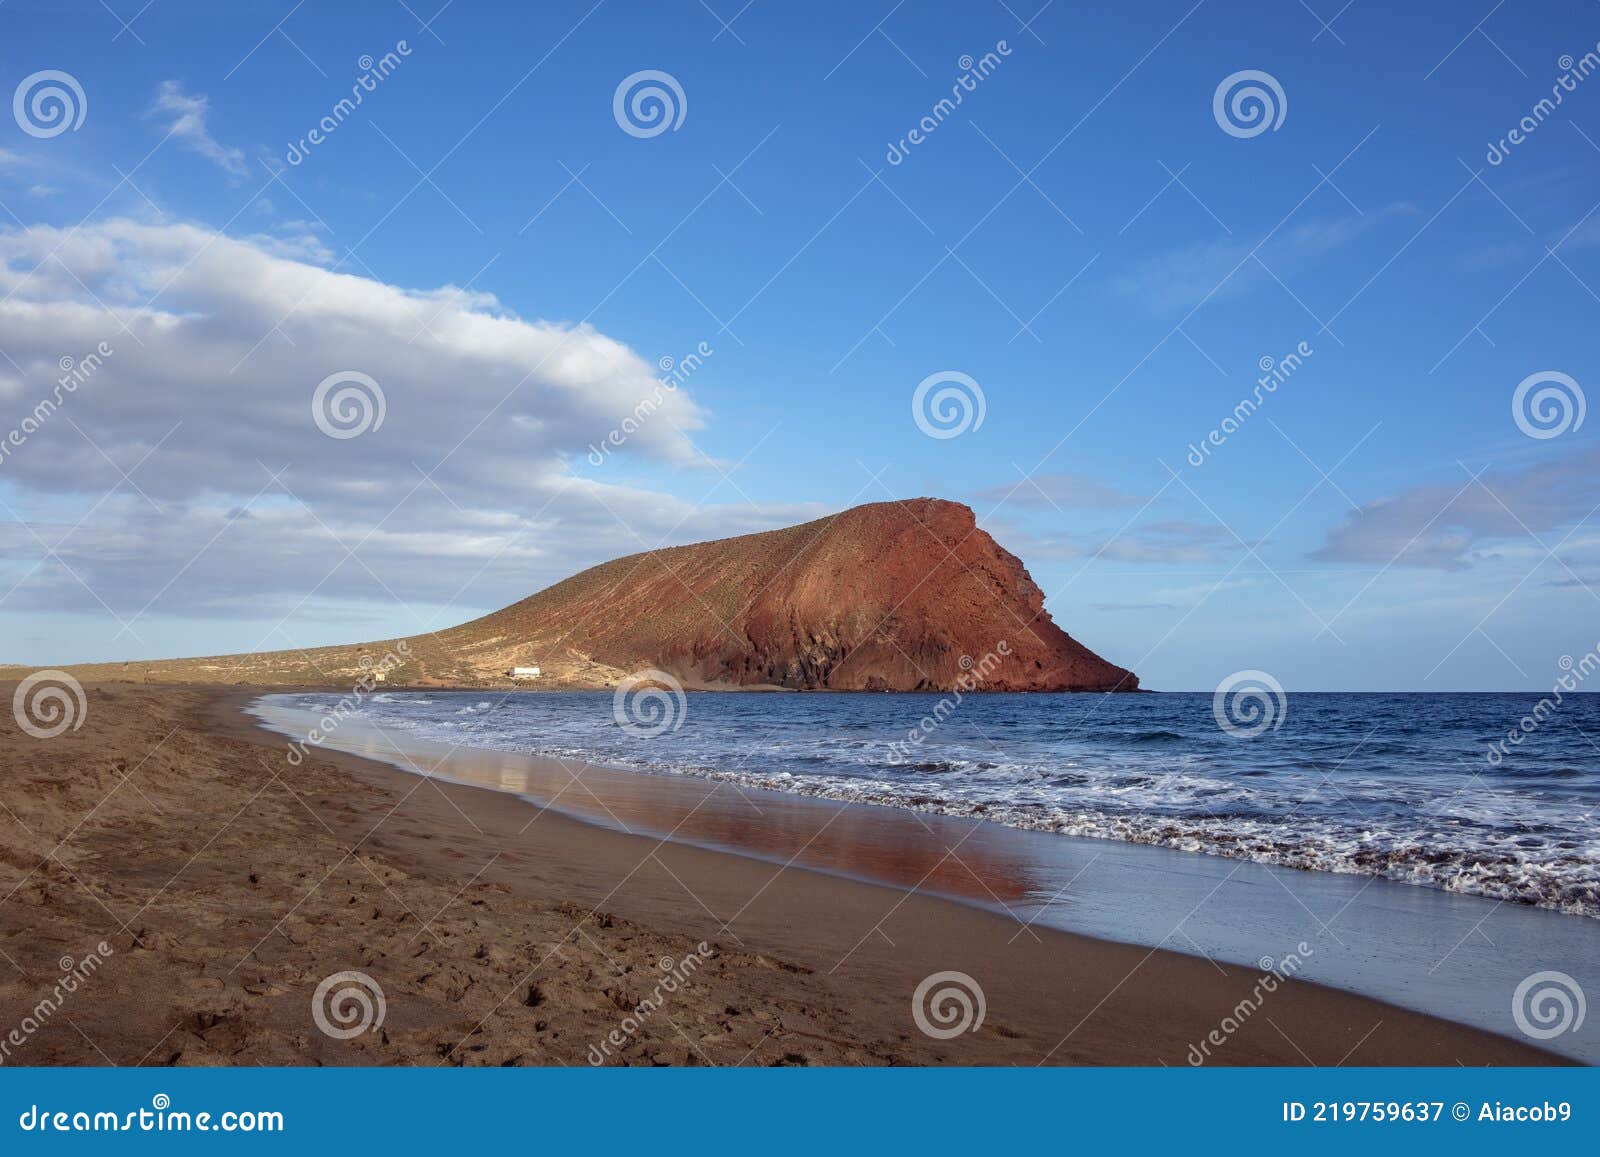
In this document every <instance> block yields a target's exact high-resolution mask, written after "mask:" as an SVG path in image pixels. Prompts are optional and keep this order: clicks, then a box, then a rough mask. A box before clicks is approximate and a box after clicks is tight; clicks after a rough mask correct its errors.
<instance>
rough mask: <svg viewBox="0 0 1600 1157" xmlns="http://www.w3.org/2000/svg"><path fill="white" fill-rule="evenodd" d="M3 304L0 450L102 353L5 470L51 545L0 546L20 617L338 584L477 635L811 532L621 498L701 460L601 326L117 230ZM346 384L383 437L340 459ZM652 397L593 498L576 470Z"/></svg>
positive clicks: (31, 263) (260, 600) (180, 606)
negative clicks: (545, 605) (48, 556)
mask: <svg viewBox="0 0 1600 1157" xmlns="http://www.w3.org/2000/svg"><path fill="white" fill-rule="evenodd" d="M51 254H54V255H55V258H57V259H59V260H57V259H50V260H46V259H47V258H49V257H50V256H51ZM36 267H37V269H36ZM0 297H3V300H0V348H3V349H5V350H6V352H7V353H8V354H9V355H10V357H11V358H12V359H14V360H15V362H16V363H17V368H18V369H19V370H20V382H17V381H12V382H10V387H14V388H7V389H5V390H4V395H5V409H4V410H3V411H0V437H3V436H4V432H5V430H7V429H10V428H11V427H13V426H15V425H16V424H17V423H18V422H20V420H21V418H22V416H23V415H25V414H28V413H30V412H31V411H32V410H33V407H34V405H35V404H36V403H37V402H38V401H39V399H41V398H45V397H47V396H50V395H52V393H53V392H54V390H55V388H56V385H57V382H58V379H59V378H60V377H61V369H60V366H59V362H60V359H61V358H62V357H64V356H70V357H72V358H75V359H80V360H81V359H83V358H84V357H85V356H86V355H88V354H89V353H90V352H91V351H93V350H94V349H95V348H96V347H97V345H98V344H99V343H100V342H102V341H103V342H106V343H108V345H109V347H110V348H111V350H112V352H111V353H110V354H109V355H108V356H106V357H105V359H104V364H103V365H101V366H100V367H99V368H98V369H97V370H96V371H95V372H94V373H93V375H92V376H91V377H89V378H88V380H86V381H85V382H84V383H83V384H82V385H80V386H79V387H78V388H77V389H76V390H75V391H70V392H68V393H66V394H65V396H64V397H63V399H62V401H61V405H60V409H59V410H58V411H57V412H56V413H55V414H53V415H51V416H49V418H48V419H47V420H46V421H45V422H44V423H43V425H42V426H41V427H40V428H39V429H38V430H37V431H35V432H33V433H31V435H30V436H29V437H28V439H27V440H26V442H25V444H23V445H22V446H20V447H11V448H9V452H8V453H7V455H6V456H5V457H4V458H3V459H0V498H4V499H5V500H6V502H7V504H8V505H9V506H11V507H12V508H13V509H15V508H16V507H17V505H18V504H19V503H20V504H21V505H22V506H23V507H24V508H26V509H27V510H28V511H29V512H30V515H29V517H30V521H31V522H32V523H33V531H34V533H37V535H38V538H35V537H34V533H29V530H28V529H27V528H26V527H25V526H21V525H15V524H14V525H12V526H10V527H6V528H4V529H5V533H3V534H0V571H4V572H7V573H5V574H0V590H3V589H5V588H9V587H10V586H11V585H12V584H13V583H15V582H17V581H18V580H19V579H24V578H25V581H24V583H23V587H22V589H21V590H20V591H19V592H18V593H17V594H16V595H15V596H13V597H12V599H11V604H10V605H12V606H15V605H17V604H18V603H19V602H24V603H26V604H27V605H31V606H46V607H61V606H63V605H65V604H68V603H72V604H78V603H88V604H90V605H97V599H96V598H91V597H90V595H89V594H88V593H87V591H86V590H85V589H84V587H85V585H86V586H87V587H88V588H92V590H93V592H94V595H95V596H97V598H98V599H104V600H105V602H107V603H108V604H110V605H111V606H113V607H115V608H117V609H118V610H119V612H122V611H126V610H138V609H139V608H141V607H143V606H144V604H145V603H146V602H147V601H149V600H150V599H152V598H155V597H157V596H158V595H159V605H158V607H157V609H158V610H165V611H169V612H175V613H185V614H209V613H223V612H225V611H226V610H227V609H228V608H229V607H232V608H233V610H234V611H237V610H238V609H239V608H240V607H241V606H247V607H249V608H250V609H252V610H256V611H260V610H262V609H263V608H266V607H275V606H277V605H279V604H281V605H282V607H283V610H284V611H287V610H289V609H291V608H292V607H293V606H294V605H295V604H296V603H297V602H298V601H299V599H300V598H301V597H302V596H304V595H306V594H307V592H308V591H310V590H311V589H312V587H313V585H314V584H315V583H317V581H318V580H319V579H321V578H322V577H323V575H324V574H326V573H327V572H328V571H329V570H330V569H333V568H337V571H336V573H335V574H333V575H332V576H331V577H330V578H329V580H328V581H327V583H326V584H325V585H324V586H322V587H321V588H319V589H318V591H317V595H318V597H346V598H351V597H354V598H360V597H366V598H370V599H376V600H378V601H380V602H386V601H389V600H390V597H391V596H390V593H389V592H390V591H393V592H394V594H395V595H396V596H398V597H399V598H400V599H401V600H403V601H407V602H409V601H412V600H422V601H429V602H433V603H444V602H448V601H451V600H452V599H456V598H457V596H458V594H459V595H460V598H459V600H458V601H459V602H461V603H462V604H463V605H465V606H467V607H480V608H481V607H485V606H494V605H498V604H500V603H503V602H507V601H510V600H512V599H515V598H519V597H522V596H524V595H527V594H529V593H532V592H533V591H534V590H536V589H538V588H539V587H540V586H543V585H546V584H547V583H549V582H551V581H554V580H556V579H559V578H562V577H564V576H565V575H566V574H569V573H571V572H572V571H573V570H576V569H578V567H579V566H581V565H588V564H592V563H595V562H599V561H602V560H604V559H605V558H609V557H613V556H615V555H619V554H625V553H629V552H632V551H638V550H643V549H647V548H650V547H654V546H656V545H658V544H659V543H660V542H661V541H662V540H663V539H664V538H666V539H669V540H670V541H674V542H676V541H685V540H687V539H690V538H709V537H717V536H718V535H721V534H728V533H739V532H744V531H750V530H760V529H767V528H770V527H772V526H774V525H782V524H784V523H787V522H791V521H799V520H801V519H803V518H805V517H814V516H816V515H818V514H820V513H823V511H821V510H820V509H818V508H815V507H812V506H795V507H786V508H773V509H765V508H764V509H754V508H751V507H747V506H735V507H710V508H698V509H697V508H691V507H690V506H689V505H688V504H687V503H685V502H682V501H680V500H678V499H676V498H673V497H671V496H669V495H664V494H659V493H654V492H651V491H648V490H643V489H638V488H635V487H631V486H628V485H625V484H623V483H622V482H621V481H620V480H619V478H618V474H619V473H622V472H626V471H628V470H630V469H639V468H646V467H648V468H652V469H658V470H659V469H662V468H666V469H671V468H691V467H693V468H696V469H698V468H699V466H698V465H697V464H698V463H701V462H702V459H700V457H699V455H698V453H697V451H696V449H695V447H694V445H693V443H692V442H691V440H690V432H692V431H694V430H697V429H699V428H701V427H702V426H703V424H704V414H703V412H702V410H701V408H700V407H699V406H698V405H697V404H696V402H695V401H694V400H693V398H692V397H691V395H690V393H689V391H688V389H687V388H686V387H680V388H679V389H677V390H675V391H670V392H665V393H664V394H663V393H662V391H660V390H659V388H658V383H657V382H656V380H655V371H654V367H653V366H652V365H651V364H650V363H649V362H647V361H646V360H645V359H644V358H642V357H640V356H639V355H638V354H637V353H635V352H634V351H633V350H631V349H629V348H628V347H627V346H626V345H624V344H622V343H621V342H618V341H615V340H614V339H612V338H609V337H607V336H606V335H604V334H602V333H600V332H598V331H597V330H595V329H594V328H593V327H591V326H588V325H576V326H574V325H560V324H554V323H550V322H543V321H525V320H522V319H520V318H518V317H516V316H514V315H513V314H511V313H509V312H508V311H507V310H505V309H504V308H503V307H501V306H500V304H499V303H498V302H497V301H496V300H495V299H494V298H493V297H492V296H490V295H488V294H484V293H473V292H467V291H464V290H461V289H457V288H455V287H451V286H446V287H442V288H439V289H433V290H409V289H404V288H401V287H398V286H394V285H389V284H385V283H383V282H380V281H376V280H372V279H369V278H366V277H358V276H353V275H351V274H346V273H340V272H335V271H333V270H330V269H326V268H321V267H319V266H317V265H315V264H310V263H307V262H304V261H301V260H296V259H295V258H294V257H293V256H290V255H287V254H285V253H284V252H282V251H281V247H280V246H277V245H273V246H270V247H269V246H268V245H266V244H265V243H262V242H260V241H257V240H251V239H238V238H232V237H228V236H224V235H221V234H217V233H214V232H212V231H209V230H207V229H203V228H199V227H195V226H190V225H146V224H139V223H135V222H131V221H126V220H117V221H110V222H106V223H103V224H98V225H90V226H85V227H83V228H80V229H78V230H76V231H74V232H67V231H62V230H57V229H53V228H46V227H34V228H30V229H27V230H13V231H9V232H0ZM0 364H4V365H5V373H6V374H7V376H8V378H11V379H16V378H17V377H18V374H17V372H16V371H15V370H14V369H13V367H12V366H10V365H9V364H6V363H0ZM344 370H357V371H360V372H361V373H364V374H367V375H370V376H371V377H372V378H373V379H374V380H375V381H376V382H377V383H378V384H379V386H380V388H381V390H382V392H383V396H384V402H385V411H386V412H385V417H384V421H383V423H382V425H381V427H378V428H376V429H371V430H369V431H367V432H366V433H364V434H362V435H361V436H359V437H354V438H348V439H342V440H341V439H336V438H331V437H328V436H326V435H324V434H323V433H322V432H321V431H320V430H319V428H318V426H317V425H316V423H315V421H314V418H313V412H312V396H313V392H314V391H315V389H316V387H317V385H318V383H319V382H321V381H322V380H323V379H324V378H326V377H327V376H328V375H330V374H332V373H335V372H337V371H344ZM0 384H3V383H0ZM657 395H660V401H659V404H658V406H657V408H656V409H655V410H654V412H653V413H650V414H648V415H647V416H646V417H645V418H644V419H643V420H642V421H641V422H639V424H638V428H637V430H636V431H635V432H633V433H632V435H631V436H630V437H629V438H628V439H627V440H626V442H625V443H624V445H623V446H621V447H620V448H619V449H617V450H615V451H614V452H613V453H612V454H611V455H610V456H609V457H608V459H607V462H606V465H605V467H604V468H603V470H602V471H601V472H599V478H600V479H601V480H599V481H597V480H594V479H589V478H582V477H578V476H575V475H574V474H573V473H572V472H571V471H570V470H569V469H568V463H569V462H572V463H579V464H581V463H582V461H583V459H584V457H585V456H586V454H587V450H588V447H589V445H590V444H591V443H595V442H598V441H600V440H601V439H603V438H604V437H605V435H606V433H607V432H608V431H610V430H613V429H616V428H617V427H619V426H620V425H621V424H622V422H623V421H624V419H626V418H628V417H629V416H631V415H633V414H635V412H636V407H637V406H638V405H639V403H640V401H641V400H642V399H647V398H654V397H656V396H657ZM174 427H176V429H174ZM112 463H115V464H116V465H115V466H113V465H112ZM136 464H137V465H136ZM414 464H415V465H414ZM419 467H420V469H419ZM280 469H282V470H283V473H282V474H281V476H280V480H279V481H278V482H276V483H274V482H272V481H271V477H272V472H276V471H278V470H280ZM585 469H586V472H588V471H587V468H585ZM121 470H126V471H128V472H129V473H130V474H131V475H132V478H133V484H130V483H127V482H124V481H123V480H122V476H121V474H120V471H121ZM422 470H430V471H432V475H431V480H428V481H424V480H423V476H422V473H421V471H422ZM8 484H9V485H8ZM134 484H136V485H137V488H138V490H137V491H135V489H134V488H133V485H134ZM114 487H118V489H116V490H115V493H113V494H111V496H110V497H108V498H104V499H103V500H102V497H101V496H102V495H105V494H107V493H108V492H110V491H112V490H113V488H114ZM697 493H698V491H697ZM96 502H98V505H93V506H92V505H91V504H94V503H96ZM302 504H303V505H302ZM85 511H87V518H86V520H85V521H84V522H83V523H82V524H81V525H80V526H78V527H77V529H76V530H72V528H73V526H74V524H76V523H78V522H79V519H80V518H83V517H84V515H85ZM8 517H10V515H8V514H7V511H6V509H5V508H0V520H3V519H5V518H8ZM69 530H72V534H71V535H70V537H69V538H67V540H66V542H65V544H64V545H63V546H62V547H61V549H60V551H59V556H60V559H61V562H60V563H57V562H55V561H48V562H47V563H46V564H45V565H43V566H41V567H40V568H38V569H37V570H34V571H31V572H30V571H29V568H30V567H31V566H32V564H33V563H34V562H36V561H37V560H38V559H39V557H40V555H41V553H42V549H41V547H40V544H39V539H43V540H44V541H45V542H47V543H54V542H56V541H57V539H59V538H60V537H61V536H62V535H64V534H66V533H67V532H68V531H69ZM208 544H209V545H208ZM346 545H348V546H350V547H355V548H356V550H357V557H356V558H355V559H353V560H352V559H349V558H347V557H346V555H345V546H346ZM196 556H198V558H197V557H196ZM191 559H194V560H195V561H193V562H191V561H190V560H191ZM7 560H9V563H8V561H7ZM65 567H70V568H71V570H70V572H69V571H67V570H65V569H64V568H65ZM186 567H187V569H185V568H186ZM368 568H370V570H369V569H368ZM174 576H178V577H177V579H176V581H172V580H174ZM79 579H81V580H82V582H81V583H80V582H79V581H78V580H79ZM169 582H172V585H171V586H170V587H168V586H167V584H168V583H169ZM464 586H465V587H467V588H468V589H467V590H466V592H465V593H461V592H462V588H463V587H464ZM386 588H387V589H386ZM163 592H164V593H163ZM396 626H397V627H398V628H402V629H415V627H416V624H414V623H411V622H409V621H407V620H405V619H403V618H401V619H399V620H397V623H396Z"/></svg>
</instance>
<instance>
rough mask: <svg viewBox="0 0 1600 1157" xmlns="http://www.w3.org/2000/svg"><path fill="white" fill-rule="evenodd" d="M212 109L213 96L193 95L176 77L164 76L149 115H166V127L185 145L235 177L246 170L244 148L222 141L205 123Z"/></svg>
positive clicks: (241, 174)
mask: <svg viewBox="0 0 1600 1157" xmlns="http://www.w3.org/2000/svg"><path fill="white" fill-rule="evenodd" d="M210 112H211V101H210V98H209V97H207V96H205V95H204V94H203V93H201V94H194V95H191V94H189V93H186V92H184V91H183V86H182V85H180V84H179V83H178V82H177V81H175V80H164V81H162V82H161V87H160V88H159V89H157V90H156V99H155V103H154V104H152V105H151V106H150V115H151V116H152V117H155V116H163V115H164V116H165V117H166V118H167V119H166V127H167V130H168V132H170V133H171V134H172V136H173V138H174V139H175V140H177V141H179V142H180V143H181V144H183V145H184V146H185V147H187V148H189V149H192V150H193V151H195V152H197V153H199V154H200V155H201V156H202V157H204V158H206V160H208V161H210V162H212V163H213V164H215V165H217V166H218V167H219V168H221V169H223V170H224V171H226V172H228V173H231V174H232V175H233V176H235V177H240V176H243V175H244V173H245V168H246V166H245V161H244V152H243V151H242V150H240V149H235V148H229V147H228V146H226V145H223V144H222V143H221V142H220V141H218V140H217V138H216V137H214V136H212V135H211V130H210V129H209V128H207V127H206V117H207V116H208V115H209V114H210Z"/></svg>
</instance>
